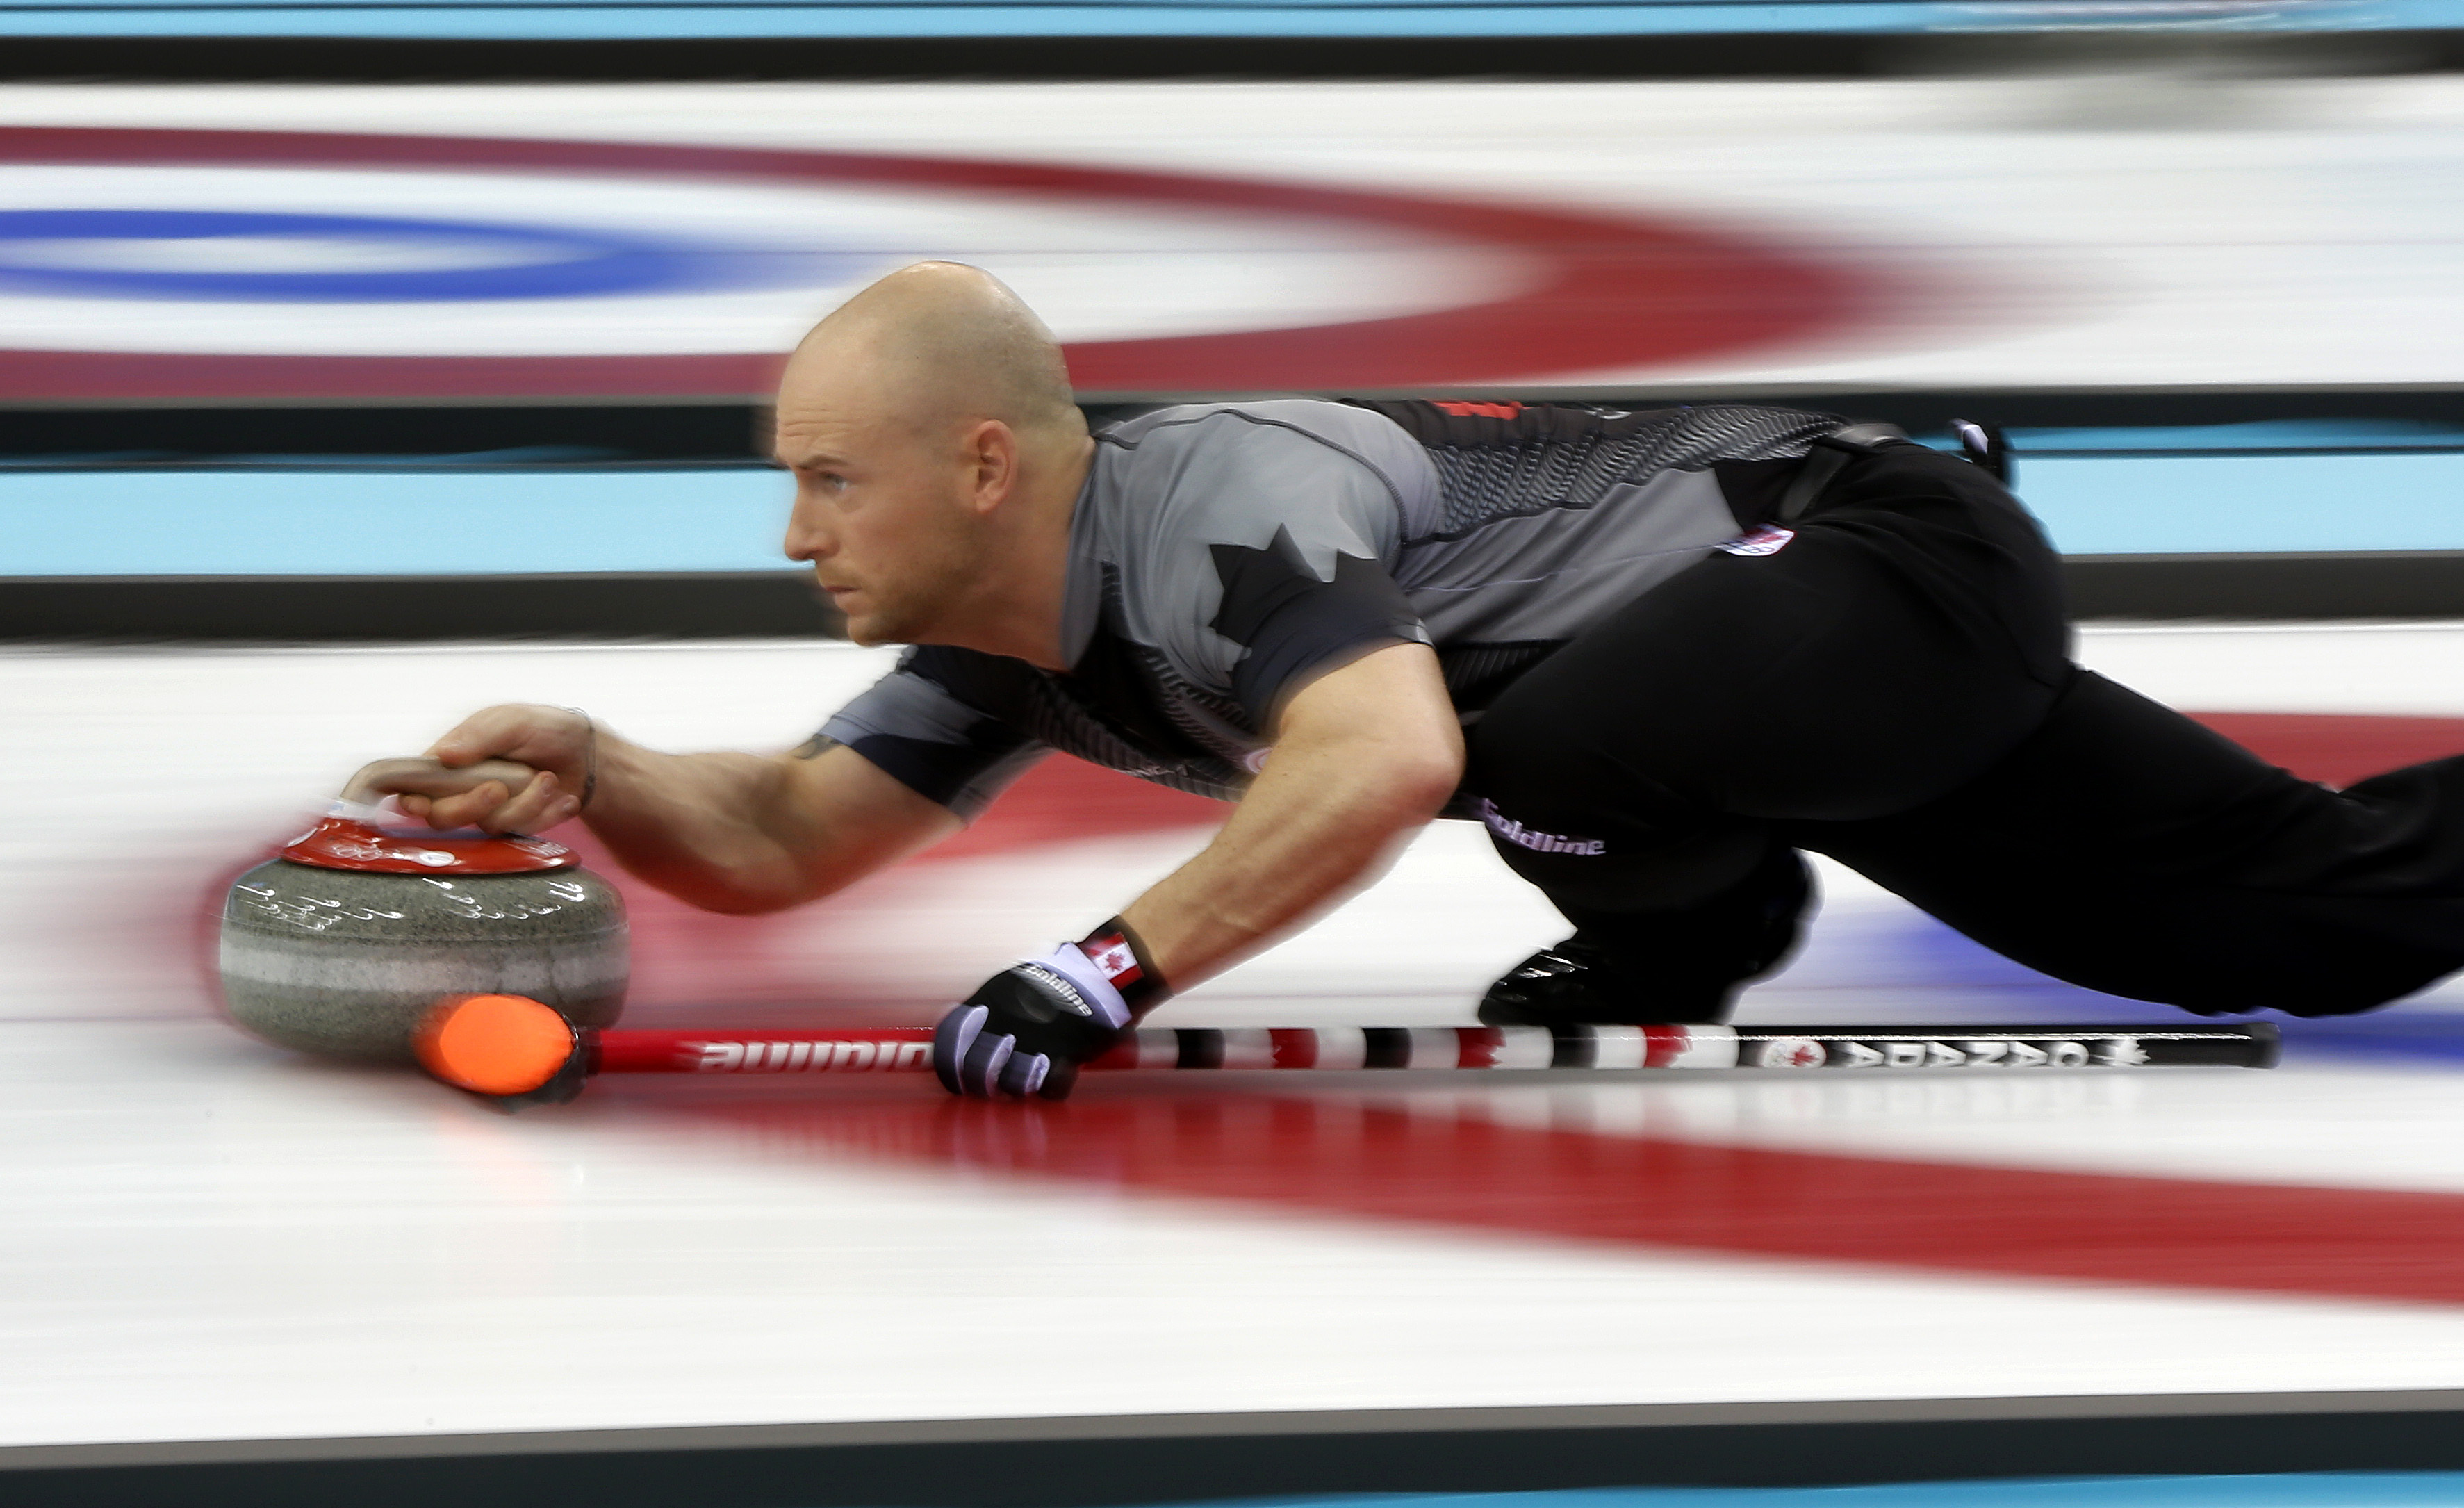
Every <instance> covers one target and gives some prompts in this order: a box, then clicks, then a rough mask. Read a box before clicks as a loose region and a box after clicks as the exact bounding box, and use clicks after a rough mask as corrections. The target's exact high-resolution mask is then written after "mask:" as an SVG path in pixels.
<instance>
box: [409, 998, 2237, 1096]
mask: <svg viewBox="0 0 2464 1508" xmlns="http://www.w3.org/2000/svg"><path fill="white" fill-rule="evenodd" d="M413 1046H414V1047H415V1048H416V1050H417V1052H418V1054H419V1060H420V1062H421V1063H422V1064H423V1065H425V1066H426V1068H427V1069H428V1071H429V1073H430V1074H433V1075H434V1076H436V1077H438V1078H440V1079H442V1080H444V1081H445V1082H446V1083H449V1084H452V1085H454V1086H456V1087H457V1088H461V1089H467V1090H470V1091H471V1092H472V1093H473V1094H478V1095H485V1096H488V1097H490V1098H497V1099H507V1100H538V1101H544V1102H558V1101H561V1100H566V1099H570V1098H573V1097H574V1096H575V1095H578V1094H580V1093H581V1092H582V1085H583V1080H585V1079H586V1078H588V1077H590V1076H593V1075H597V1074H699V1075H713V1074H716V1075H773V1074H906V1073H926V1072H930V1071H931V1069H932V1066H933V1063H932V1058H933V1031H932V1029H931V1028H930V1027H888V1028H873V1029H869V1030H863V1031H707V1030H705V1031H621V1030H616V1029H612V1028H611V1029H605V1030H599V1029H591V1028H582V1027H576V1026H574V1025H573V1024H572V1023H571V1022H568V1021H567V1020H565V1019H564V1017H562V1016H561V1015H559V1014H558V1013H557V1012H556V1011H554V1010H553V1009H549V1008H548V1007H546V1006H543V1005H540V1004H539V1002H537V1001H535V1000H531V999H528V998H526V997H524V996H521V995H467V996H462V997H459V998H456V999H452V1000H449V1001H446V1002H445V1003H443V1004H442V1005H440V1006H438V1007H437V1008H436V1009H434V1010H432V1011H430V1012H429V1015H428V1017H427V1019H426V1020H425V1021H424V1022H423V1023H422V1024H421V1026H420V1028H419V1031H418V1032H417V1033H416V1035H415V1037H414V1039H413ZM2276 1061H2277V1030H2276V1028H2275V1027H2273V1026H2270V1025H2268V1024H2266V1023H2264V1022H2254V1023H2247V1024H2237V1025H2227V1026H2192V1027H2177V1026H2170V1025H2165V1026H2155V1025H2145V1024H2127V1025H2121V1026H2079V1025H2069V1026H1990V1025H1983V1024H1966V1025H1952V1026H1892V1027H1837V1026H1826V1027H1804V1026H1573V1027H1555V1028H1550V1027H1297V1028H1286V1027H1275V1028H1265V1027H1255V1028H1204V1027H1181V1028H1177V1029H1168V1028H1152V1027H1150V1028H1141V1029H1139V1030H1137V1031H1133V1032H1131V1033H1130V1034H1129V1035H1128V1037H1127V1038H1125V1039H1124V1040H1123V1041H1122V1042H1121V1044H1120V1045H1119V1046H1117V1047H1115V1048H1114V1049H1113V1050H1112V1051H1111V1052H1110V1053H1106V1054H1105V1055H1104V1056H1102V1057H1100V1058H1097V1059H1095V1060H1094V1061H1093V1062H1091V1063H1089V1064H1087V1065H1086V1068H1087V1071H1089V1072H1096V1073H1101V1072H1105V1071H1131V1072H1140V1073H1144V1072H1152V1071H1159V1070H1160V1071H1176V1070H1204V1069H1260V1070H1304V1069H1317V1070H1353V1069H1414V1070H1430V1069H1436V1070H1453V1071H1462V1070H1469V1069H1545V1070H1551V1071H1579V1070H1584V1069H1687V1068H1695V1069H1700V1068H1727V1069H1740V1068H1741V1069H1774V1070H1804V1069H1840V1070H1851V1071H1854V1070H1863V1069H1923V1070H1931V1071H1948V1070H1959V1071H1964V1072H1973V1073H2011V1072H2026V1071H2030V1070H2035V1069H2061V1068H2106V1069H2134V1068H2172V1067H2223V1068H2273V1067H2275V1066H2276Z"/></svg>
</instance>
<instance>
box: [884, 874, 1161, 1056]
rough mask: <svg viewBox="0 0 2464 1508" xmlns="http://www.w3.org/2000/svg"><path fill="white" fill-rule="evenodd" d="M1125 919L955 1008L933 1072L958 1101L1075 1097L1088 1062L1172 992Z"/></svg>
mask: <svg viewBox="0 0 2464 1508" xmlns="http://www.w3.org/2000/svg"><path fill="white" fill-rule="evenodd" d="M1142 952H1143V949H1142V948H1141V946H1140V945H1139V944H1138V943H1137V942H1133V941H1132V938H1131V935H1130V934H1129V932H1128V931H1127V930H1126V929H1125V928H1124V926H1123V924H1122V923H1121V921H1120V920H1119V919H1117V918H1115V919H1114V920H1111V921H1108V922H1106V923H1105V924H1104V925H1103V926H1101V927H1098V928H1097V929H1096V930H1095V931H1094V933H1093V934H1091V935H1090V936H1089V937H1088V938H1087V939H1086V940H1085V941H1084V942H1064V943H1062V944H1061V945H1060V946H1059V947H1057V948H1054V949H1053V950H1052V951H1051V952H1049V953H1046V954H1045V955H1044V956H1043V957H1041V958H1030V959H1025V960H1023V961H1022V962H1019V963H1016V964H1013V965H1010V966H1009V967H1007V968H1005V969H1002V970H1001V972H1000V973H998V974H995V975H994V976H993V977H992V978H990V979H988V980H986V981H984V983H983V986H982V987H981V988H979V989H978V990H977V991H976V992H975V993H974V994H972V995H970V996H968V997H967V999H966V1002H965V1004H963V1005H958V1006H954V1007H952V1008H951V1009H950V1013H949V1014H948V1015H946V1016H943V1017H942V1018H941V1024H940V1026H939V1027H938V1028H937V1029H935V1031H934V1033H933V1072H934V1073H935V1074H937V1075H939V1076H940V1077H941V1087H942V1088H944V1089H946V1090H948V1091H949V1092H950V1093H952V1094H954V1095H973V1096H976V1097H978V1098H986V1099H989V1098H993V1097H994V1096H997V1095H1009V1096H1014V1097H1016V1098H1022V1099H1023V1098H1026V1097H1027V1096H1029V1095H1033V1096H1037V1097H1039V1098H1045V1099H1066V1098H1068V1097H1069V1090H1070V1088H1071V1086H1073V1085H1074V1084H1076V1083H1077V1081H1078V1065H1080V1064H1081V1063H1086V1062H1089V1061H1092V1060H1093V1059H1095V1058H1098V1057H1101V1056H1103V1055H1104V1053H1105V1052H1106V1051H1107V1050H1108V1049H1110V1048H1111V1045H1112V1044H1113V1043H1115V1042H1117V1041H1119V1040H1120V1039H1121V1033H1122V1032H1123V1031H1128V1030H1129V1028H1130V1026H1131V1024H1132V1023H1133V1021H1135V1020H1136V1019H1137V1017H1138V1015H1139V1013H1140V1012H1141V1011H1142V1010H1145V1009H1152V1008H1154V1007H1155V1006H1156V1005H1159V1004H1161V1003H1162V1001H1163V999H1164V997H1165V995H1166V994H1167V993H1168V991H1167V990H1166V988H1165V987H1164V983H1163V980H1162V978H1161V976H1159V975H1157V974H1156V973H1155V968H1154V965H1153V963H1152V962H1151V961H1149V960H1146V959H1144V958H1143V957H1141V954H1142Z"/></svg>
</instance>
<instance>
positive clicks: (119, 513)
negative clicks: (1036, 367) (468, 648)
mask: <svg viewBox="0 0 2464 1508" xmlns="http://www.w3.org/2000/svg"><path fill="white" fill-rule="evenodd" d="M790 496H791V488H790V484H789V482H788V479H787V478H786V477H784V476H783V475H781V474H780V473H778V472H774V471H770V470H768V469H766V468H760V467H741V468H737V469H733V470H725V471H718V470H713V471H670V470H643V471H575V472H562V471H559V472H543V471H519V472H481V471H451V472H406V473H388V472H358V471H322V472H318V471H279V472H244V471H166V472H157V471H120V472H36V473H16V474H9V473H0V576H175V575H176V576H187V575H196V576H422V575H435V574H448V575H450V574H459V573H465V572H481V573H490V574H497V573H502V574H524V573H530V572H539V571H728V570H783V569H788V568H790V566H789V563H788V562H787V560H786V559H785V558H784V557H783V556H781V554H780V541H781V536H782V535H783V534H784V533H785V530H786V522H787V505H788V501H789V498H790Z"/></svg>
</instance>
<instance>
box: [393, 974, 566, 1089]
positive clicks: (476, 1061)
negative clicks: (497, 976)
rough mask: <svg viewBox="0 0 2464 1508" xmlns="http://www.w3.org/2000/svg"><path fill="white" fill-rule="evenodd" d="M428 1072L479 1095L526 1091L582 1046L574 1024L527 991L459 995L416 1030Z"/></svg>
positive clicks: (414, 1042) (414, 1046)
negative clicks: (523, 992) (502, 993)
mask: <svg viewBox="0 0 2464 1508" xmlns="http://www.w3.org/2000/svg"><path fill="white" fill-rule="evenodd" d="M410 1043H411V1050H412V1051H413V1052H415V1053H418V1054H419V1061H420V1062H421V1063H422V1064H424V1065H426V1067H427V1069H428V1071H429V1073H431V1074H433V1075H435V1076H437V1077H439V1078H441V1079H443V1080H445V1082H447V1083H449V1084H451V1085H452V1086H454V1087H455V1088H456V1089H467V1090H470V1091H471V1092H472V1093H473V1094H477V1095H527V1094H529V1093H530V1092H531V1091H532V1090H534V1089H537V1088H539V1086H541V1085H543V1084H545V1083H546V1082H547V1081H548V1080H549V1079H551V1078H554V1077H555V1076H557V1073H558V1071H560V1070H561V1069H562V1068H563V1067H564V1065H565V1063H566V1062H567V1061H568V1060H569V1059H570V1058H571V1057H572V1056H573V1054H574V1053H575V1052H577V1051H578V1050H579V1049H580V1048H581V1045H582V1039H581V1037H580V1036H579V1035H578V1034H577V1033H576V1032H575V1031H574V1030H573V1024H572V1023H571V1022H569V1021H567V1020H565V1019H564V1017H562V1016H561V1015H559V1014H557V1012H556V1010H555V1009H553V1008H552V1007H548V1006H543V1005H540V1004H539V1002H538V1001H536V1000H533V999H531V998H530V997H529V996H527V995H457V996H454V997H453V998H451V999H450V1000H446V1001H444V1002H442V1003H440V1004H439V1005H438V1006H437V1007H436V1009H433V1010H430V1011H429V1013H428V1016H427V1019H425V1020H423V1021H422V1022H420V1024H419V1029H418V1030H417V1031H414V1032H412V1033H411V1039H410Z"/></svg>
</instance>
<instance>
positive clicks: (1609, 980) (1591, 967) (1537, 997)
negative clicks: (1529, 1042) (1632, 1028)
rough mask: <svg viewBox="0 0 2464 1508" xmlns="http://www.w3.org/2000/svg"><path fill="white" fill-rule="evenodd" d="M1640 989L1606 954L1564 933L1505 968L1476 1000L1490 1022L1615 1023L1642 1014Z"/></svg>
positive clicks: (1531, 1024) (1483, 1017) (1482, 1015)
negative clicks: (1553, 942)
mask: <svg viewBox="0 0 2464 1508" xmlns="http://www.w3.org/2000/svg"><path fill="white" fill-rule="evenodd" d="M1639 997H1640V991H1639V990H1637V989H1636V988H1635V987H1634V984H1633V983H1632V981H1630V980H1629V979H1627V978H1626V976H1625V974H1624V971H1623V970H1621V969H1619V968H1618V967H1617V965H1616V964H1615V962H1613V961H1612V960H1611V959H1610V958H1609V955H1608V953H1607V952H1606V951H1605V950H1603V949H1601V948H1597V947H1595V946H1593V945H1592V944H1591V943H1589V942H1584V941H1582V940H1581V939H1580V938H1568V939H1567V940H1566V941H1565V942H1560V943H1558V944H1557V945H1556V946H1554V947H1546V948H1542V949H1541V950H1540V951H1539V952H1537V953H1534V954H1532V955H1531V956H1530V957H1529V958H1527V959H1525V960H1524V961H1523V962H1522V963H1520V964H1517V965H1514V966H1513V967H1512V968H1510V969H1507V971H1506V974H1505V977H1503V978H1501V979H1500V980H1498V982H1497V983H1496V984H1494V985H1491V986H1489V987H1488V994H1487V995H1486V996H1485V997H1484V998H1483V999H1482V1000H1481V1003H1480V1021H1481V1025H1483V1026H1490V1027H1555V1026H1573V1025H1574V1024H1576V1023H1584V1024H1588V1025H1592V1026H1617V1025H1620V1024H1626V1023H1632V1022H1637V1021H1641V1020H1644V1019H1646V1017H1645V1016H1644V1015H1642V1014H1640V1013H1639V1009H1640V1004H1639Z"/></svg>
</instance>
